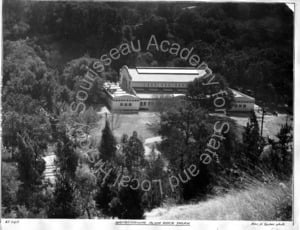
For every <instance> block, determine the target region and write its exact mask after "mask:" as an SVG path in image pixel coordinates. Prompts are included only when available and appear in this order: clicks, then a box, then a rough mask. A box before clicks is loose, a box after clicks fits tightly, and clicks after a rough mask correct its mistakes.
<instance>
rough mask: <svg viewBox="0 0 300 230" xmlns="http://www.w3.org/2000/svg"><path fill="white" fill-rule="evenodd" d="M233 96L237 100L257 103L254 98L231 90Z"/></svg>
mask: <svg viewBox="0 0 300 230" xmlns="http://www.w3.org/2000/svg"><path fill="white" fill-rule="evenodd" d="M231 91H232V93H233V96H234V98H235V99H246V100H250V101H255V99H254V98H253V97H250V96H248V95H246V94H244V93H241V92H240V91H237V90H235V89H231Z"/></svg>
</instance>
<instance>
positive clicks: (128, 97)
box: [104, 66, 255, 112]
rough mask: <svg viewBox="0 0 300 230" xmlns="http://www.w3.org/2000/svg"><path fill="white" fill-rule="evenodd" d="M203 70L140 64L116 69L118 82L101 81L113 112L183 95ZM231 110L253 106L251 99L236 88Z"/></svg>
mask: <svg viewBox="0 0 300 230" xmlns="http://www.w3.org/2000/svg"><path fill="white" fill-rule="evenodd" d="M205 74H206V72H205V70H201V69H200V70H199V69H195V68H186V67H180V68H178V67H140V68H138V67H137V68H128V67H127V66H123V67H122V68H121V69H120V83H117V84H112V83H105V85H104V87H105V89H106V91H107V94H108V95H109V105H110V107H111V109H112V110H115V111H138V110H140V109H151V107H152V106H153V105H154V104H155V102H156V101H157V100H158V99H161V98H173V97H180V96H184V95H185V93H186V90H187V85H188V83H189V82H191V81H193V80H194V79H196V78H199V77H204V76H205ZM232 91H233V94H234V99H235V100H234V103H233V107H232V109H231V111H240V112H246V111H251V110H253V109H254V102H255V100H254V98H252V97H249V96H248V95H245V94H243V93H240V92H238V91H236V90H232Z"/></svg>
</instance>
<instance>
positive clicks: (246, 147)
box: [243, 111, 262, 169]
mask: <svg viewBox="0 0 300 230" xmlns="http://www.w3.org/2000/svg"><path fill="white" fill-rule="evenodd" d="M261 151H262V139H261V137H260V134H259V126H258V122H257V118H256V115H255V112H254V111H252V112H251V114H250V118H249V122H248V123H247V126H246V128H245V131H244V133H243V152H244V154H245V157H246V159H247V160H246V162H247V161H248V160H249V162H248V163H246V162H245V163H246V164H247V165H249V166H250V169H254V168H255V166H256V165H257V163H258V159H259V155H260V153H261Z"/></svg>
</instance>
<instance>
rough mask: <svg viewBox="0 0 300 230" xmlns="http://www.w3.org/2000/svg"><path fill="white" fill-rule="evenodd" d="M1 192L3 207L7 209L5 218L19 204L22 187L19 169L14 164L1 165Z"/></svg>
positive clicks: (3, 163) (4, 163)
mask: <svg viewBox="0 0 300 230" xmlns="http://www.w3.org/2000/svg"><path fill="white" fill-rule="evenodd" d="M1 170H2V177H1V189H2V190H1V191H2V193H1V194H2V202H1V204H2V207H4V208H5V210H4V212H3V216H6V213H9V212H10V211H12V210H13V208H14V207H15V205H16V204H17V203H18V202H17V192H18V188H19V185H20V181H19V180H18V177H19V175H18V169H17V167H16V166H14V165H13V164H12V163H7V162H3V161H2V163H1Z"/></svg>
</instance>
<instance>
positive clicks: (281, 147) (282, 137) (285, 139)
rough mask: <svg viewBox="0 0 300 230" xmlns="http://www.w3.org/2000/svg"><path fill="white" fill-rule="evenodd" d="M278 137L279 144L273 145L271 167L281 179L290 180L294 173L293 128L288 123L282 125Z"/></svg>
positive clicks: (274, 143)
mask: <svg viewBox="0 0 300 230" xmlns="http://www.w3.org/2000/svg"><path fill="white" fill-rule="evenodd" d="M276 136H277V138H278V142H273V144H272V152H271V159H270V161H271V167H272V169H274V170H275V172H276V173H277V175H278V176H279V177H280V178H283V179H286V178H290V176H291V175H292V172H293V148H292V141H293V135H292V127H291V126H290V125H289V124H287V123H286V124H284V125H282V126H281V129H280V131H279V133H278V134H277V135H276Z"/></svg>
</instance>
